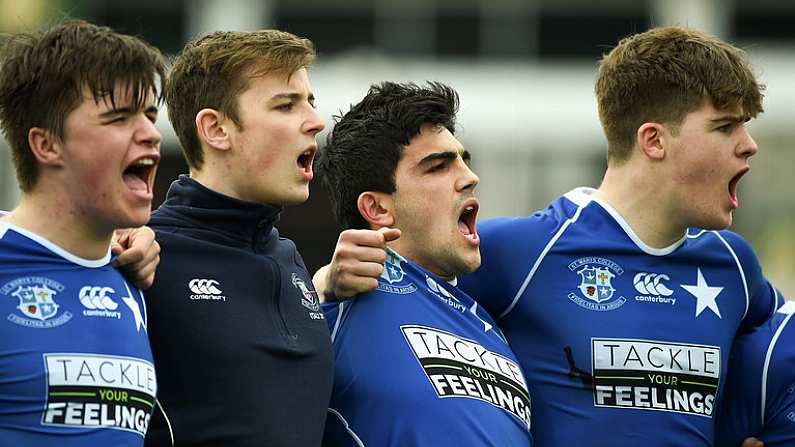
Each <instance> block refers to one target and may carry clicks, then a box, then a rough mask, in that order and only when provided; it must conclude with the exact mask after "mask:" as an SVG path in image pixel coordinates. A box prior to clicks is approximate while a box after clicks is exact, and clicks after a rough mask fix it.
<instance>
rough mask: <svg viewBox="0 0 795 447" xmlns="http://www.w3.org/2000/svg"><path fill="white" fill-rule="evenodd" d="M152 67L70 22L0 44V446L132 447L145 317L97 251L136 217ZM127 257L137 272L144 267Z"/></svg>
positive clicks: (145, 407) (144, 356) (137, 51)
mask: <svg viewBox="0 0 795 447" xmlns="http://www.w3.org/2000/svg"><path fill="white" fill-rule="evenodd" d="M164 65H165V64H164V59H163V57H162V55H161V54H160V52H159V51H157V50H156V49H155V48H153V47H151V46H149V45H148V44H146V43H145V42H143V41H142V40H140V39H138V38H135V37H131V36H125V35H121V34H117V33H115V32H113V31H111V30H110V29H109V28H105V27H98V26H94V25H91V24H88V23H85V22H80V21H71V22H66V23H63V24H59V25H56V26H54V27H52V28H50V29H49V30H46V31H41V32H31V33H21V34H17V35H14V36H11V37H10V38H9V40H8V41H7V42H6V43H5V45H4V46H3V48H2V51H1V52H0V122H2V129H3V132H4V134H5V137H6V139H7V141H8V143H9V146H10V148H11V151H12V155H13V160H14V167H15V168H16V174H17V181H18V182H19V187H20V189H21V190H22V196H21V199H20V203H19V205H18V206H17V207H16V208H15V209H14V210H13V211H11V212H10V213H9V214H6V215H4V216H3V217H2V218H0V312H2V315H3V318H2V323H0V371H3V373H2V375H3V379H2V380H0V408H2V411H0V439H2V440H3V444H5V445H36V446H50V445H52V446H56V445H57V446H84V445H114V446H141V445H143V443H144V435H145V433H146V430H147V426H148V423H149V420H150V415H151V414H152V410H153V408H154V401H155V393H156V390H157V384H156V377H155V371H154V367H153V364H152V353H151V351H150V349H149V341H148V339H147V332H146V309H145V306H144V302H143V296H142V294H141V292H140V291H139V290H138V289H137V288H136V287H135V286H134V285H133V284H131V283H129V282H128V281H126V280H125V279H124V278H123V277H122V275H121V274H120V273H119V272H118V271H117V270H116V269H114V268H113V266H112V265H111V261H112V259H111V252H110V245H111V238H112V236H113V233H114V230H115V229H118V228H125V227H135V226H140V225H143V224H144V223H146V221H147V220H148V219H149V210H150V207H151V201H152V183H153V181H154V176H155V168H156V166H157V163H158V160H159V158H160V154H159V149H160V133H159V132H158V130H157V128H156V127H155V120H156V119H157V115H158V111H157V106H158V104H159V103H160V97H159V94H158V91H160V92H162V88H161V87H162V84H161V83H162V81H163V80H164V79H165V68H164ZM142 234H143V236H141V235H142ZM136 235H137V236H136ZM130 238H132V239H133V240H134V239H136V238H138V239H137V240H138V242H141V241H143V242H146V240H147V239H148V236H147V235H146V233H141V232H140V231H139V232H133V233H127V235H126V236H125V237H124V239H127V241H124V240H123V241H122V242H123V243H127V242H129V241H130ZM148 240H151V239H148ZM133 245H135V244H133ZM146 253H150V254H151V253H152V251H151V250H149V251H147V252H146ZM129 254H130V253H128V255H129ZM139 254H143V252H140V253H139ZM154 256H155V257H156V251H155V252H154ZM133 257H135V256H133ZM139 260H140V261H142V262H143V264H140V265H139V264H136V263H135V262H133V266H134V267H135V268H138V269H139V273H140V270H141V265H149V264H151V262H150V261H151V258H148V257H145V256H142V257H141V258H140V259H139ZM128 261H129V257H128ZM125 262H126V261H125ZM142 275H143V276H141V277H139V279H140V280H141V281H142V285H146V283H147V282H148V281H149V279H147V278H149V277H150V276H151V269H149V270H147V268H146V267H143V273H142Z"/></svg>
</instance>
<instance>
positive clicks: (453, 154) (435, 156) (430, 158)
mask: <svg viewBox="0 0 795 447" xmlns="http://www.w3.org/2000/svg"><path fill="white" fill-rule="evenodd" d="M457 157H458V152H457V151H453V150H450V151H444V152H434V153H432V154H428V155H426V156H425V157H424V158H423V159H422V160H420V161H419V163H417V165H418V166H424V165H427V164H429V163H432V162H434V161H437V160H450V161H452V160H455V159H456V158H457ZM461 158H462V159H463V160H464V161H469V160H470V159H471V158H472V156H471V155H470V154H469V151H463V152H462V153H461Z"/></svg>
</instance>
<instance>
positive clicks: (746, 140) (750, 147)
mask: <svg viewBox="0 0 795 447" xmlns="http://www.w3.org/2000/svg"><path fill="white" fill-rule="evenodd" d="M757 152H759V147H758V146H757V145H756V141H754V139H753V137H751V134H750V133H748V130H747V129H746V128H745V127H743V128H742V140H741V141H740V142H739V143H738V144H737V156H739V157H741V158H750V157H752V156H754V155H755V154H756V153H757Z"/></svg>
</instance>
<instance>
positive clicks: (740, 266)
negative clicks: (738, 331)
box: [710, 231, 775, 319]
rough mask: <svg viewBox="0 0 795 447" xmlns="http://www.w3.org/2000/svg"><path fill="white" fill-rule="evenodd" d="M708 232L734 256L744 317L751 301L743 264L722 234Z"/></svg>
mask: <svg viewBox="0 0 795 447" xmlns="http://www.w3.org/2000/svg"><path fill="white" fill-rule="evenodd" d="M710 233H714V234H715V236H717V237H718V239H720V241H721V242H723V245H725V246H726V248H728V249H729V253H731V255H732V258H734V263H735V264H737V271H739V272H740V279H741V280H742V282H743V291H744V292H745V312H743V319H745V316H746V315H748V306H749V305H750V301H751V299H750V296H748V282H747V281H746V280H745V270H743V266H742V264H740V260H739V259H738V258H737V253H735V252H734V249H733V248H732V246H731V245H729V242H728V241H726V239H724V238H723V236H721V235H720V233H718V232H717V231H710ZM773 307H775V303H774V304H773Z"/></svg>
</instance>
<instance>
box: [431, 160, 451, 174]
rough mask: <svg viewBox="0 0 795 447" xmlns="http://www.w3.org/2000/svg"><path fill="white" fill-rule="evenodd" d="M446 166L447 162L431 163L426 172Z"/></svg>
mask: <svg viewBox="0 0 795 447" xmlns="http://www.w3.org/2000/svg"><path fill="white" fill-rule="evenodd" d="M446 167H447V162H441V163H436V164H433V165H431V167H430V168H428V172H439V171H443V170H444V169H445V168H446Z"/></svg>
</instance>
